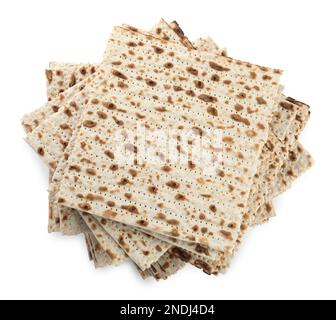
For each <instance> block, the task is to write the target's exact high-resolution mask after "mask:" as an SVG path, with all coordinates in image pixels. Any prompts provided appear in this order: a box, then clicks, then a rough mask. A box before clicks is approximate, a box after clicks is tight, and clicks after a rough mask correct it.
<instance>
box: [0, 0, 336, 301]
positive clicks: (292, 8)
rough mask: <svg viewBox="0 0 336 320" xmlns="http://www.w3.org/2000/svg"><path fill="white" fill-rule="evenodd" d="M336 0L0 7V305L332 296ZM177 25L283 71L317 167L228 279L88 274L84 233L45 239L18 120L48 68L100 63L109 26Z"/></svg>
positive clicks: (38, 165)
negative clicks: (12, 301)
mask: <svg viewBox="0 0 336 320" xmlns="http://www.w3.org/2000/svg"><path fill="white" fill-rule="evenodd" d="M335 3H336V2H335V1H333V0H330V1H323V0H319V1H307V0H304V1H293V0H289V1H285V0H281V1H269V0H268V1H267V0H266V1H237V0H234V1H224V0H220V1H211V0H207V1H204V0H202V1H198V0H197V1H196V0H193V1H182V0H177V1H175V0H170V1H159V0H155V1H145V0H143V1H140V0H138V1H129V0H122V1H111V0H107V1H99V0H94V1H86V0H79V1H69V0H57V1H33V0H31V1H24V0H22V1H18V0H11V1H0V47H1V49H0V55H1V59H0V82H1V83H0V92H1V93H0V96H1V110H0V111H1V116H0V132H1V137H0V141H1V149H0V150H1V156H0V161H1V163H0V188H1V190H0V199H1V207H0V208H1V209H0V218H1V220H0V252H1V255H0V298H32V299H34V298H56V299H57V298H64V299H67V298H74V299H79V298H89V299H151V298H152V299H173V298H174V299H237V298H242V299H245V298H246V299H248V298H249V299H261V298H263V299H276V298H280V299H282V298H289V299H292V298H293V299H296V298H297V299H299V298H303V299H305V298H307V299H308V298H336V289H335V288H336V272H335V271H336V256H335V253H336V248H335V246H336V230H335V229H336V209H335V200H336V188H335V182H336V174H335V164H336V157H335V146H336V144H335V137H336V135H335V132H336V131H335V129H336V105H335V94H336V89H335V87H336V82H335V75H336V46H335V31H336V18H335V16H336V8H335ZM161 17H163V18H165V19H166V20H168V21H171V20H174V19H176V20H177V21H178V22H180V24H181V26H182V28H183V29H184V30H185V32H186V34H187V35H188V36H189V37H190V38H191V39H196V38H198V37H200V36H208V35H211V36H212V37H213V38H214V39H215V40H216V41H217V42H218V43H219V44H220V45H221V46H223V47H227V48H228V50H229V54H230V56H232V57H235V58H239V59H242V60H248V61H251V62H253V63H258V64H262V65H266V66H272V67H277V68H281V69H284V70H285V75H284V76H283V78H282V83H283V84H284V85H285V86H286V89H285V93H286V94H287V95H290V96H293V97H294V98H297V99H299V100H302V101H305V102H307V103H308V104H310V105H311V111H312V117H311V120H310V122H309V124H308V126H307V128H306V130H305V132H304V134H303V136H302V139H301V141H302V142H303V144H304V146H305V147H306V148H307V149H308V150H309V151H310V152H311V153H312V155H313V156H314V159H315V161H316V165H315V166H314V168H313V169H311V170H310V171H309V172H308V173H306V174H305V175H304V176H303V177H302V178H300V179H299V180H298V181H297V182H296V183H295V184H294V186H293V188H292V189H291V190H290V191H289V192H287V193H286V194H284V195H283V196H281V197H280V198H278V199H277V200H276V201H275V204H276V210H277V213H278V216H277V217H276V218H275V219H273V220H272V221H271V222H270V223H268V224H267V225H264V226H261V227H258V228H255V229H253V230H251V231H250V232H249V233H248V234H247V236H246V238H245V241H244V244H243V246H242V248H241V250H240V251H239V253H238V255H237V257H236V259H235V260H234V263H233V265H232V268H231V269H230V271H229V272H228V273H227V274H226V275H222V276H219V277H209V276H207V275H205V274H203V273H202V272H201V271H199V270H198V269H195V268H192V267H186V268H185V269H184V270H182V271H180V272H179V273H178V274H177V275H175V276H173V277H172V278H170V279H169V280H168V281H162V282H160V283H156V282H155V281H154V280H148V281H143V280H142V279H141V278H140V277H139V276H138V275H137V273H136V272H135V269H134V267H133V266H132V265H131V264H125V265H123V266H121V267H119V268H116V269H113V268H108V269H105V270H95V269H94V267H93V265H92V264H91V263H90V262H89V260H88V257H87V253H86V247H85V244H84V241H83V238H82V237H73V238H67V237H62V236H60V235H49V234H48V233H47V192H46V190H47V168H46V167H45V166H44V165H43V163H42V162H41V161H40V160H39V159H38V157H37V156H36V155H35V154H34V153H33V151H32V150H31V149H30V148H29V147H28V145H26V143H25V142H24V141H23V137H24V132H23V130H22V128H21V126H20V119H21V117H22V116H23V114H24V113H27V112H30V111H32V110H33V109H35V108H37V107H39V106H41V105H42V104H43V102H44V101H45V78H44V68H45V67H46V66H47V65H48V62H49V61H52V60H54V61H60V62H61V61H62V62H99V61H100V59H101V57H102V53H103V51H104V48H105V43H106V41H107V38H108V36H109V34H110V32H111V30H112V27H113V26H114V25H118V24H121V23H124V22H126V23H129V24H133V25H135V26H138V27H141V28H144V29H150V27H151V26H152V25H154V24H155V23H156V22H157V21H158V20H159V18H161Z"/></svg>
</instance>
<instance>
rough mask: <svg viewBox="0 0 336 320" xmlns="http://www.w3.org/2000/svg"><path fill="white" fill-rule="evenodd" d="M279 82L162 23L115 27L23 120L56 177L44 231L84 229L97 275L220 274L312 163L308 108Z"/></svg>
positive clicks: (55, 70) (269, 72) (50, 82)
mask: <svg viewBox="0 0 336 320" xmlns="http://www.w3.org/2000/svg"><path fill="white" fill-rule="evenodd" d="M281 74H282V72H281V71H280V70H277V69H271V68H266V67H261V66H258V65H254V64H251V63H247V62H243V61H239V60H235V59H232V58H229V57H228V56H227V53H226V50H223V49H220V48H219V47H218V46H217V45H216V44H215V43H214V42H213V41H212V40H211V39H210V38H208V39H199V40H197V41H196V42H194V43H192V42H190V41H189V40H188V39H187V37H186V36H185V35H184V33H183V32H182V30H181V29H180V28H179V26H178V24H177V23H176V22H173V23H171V24H169V25H168V24H167V23H166V22H164V21H163V20H161V21H160V22H159V23H158V24H157V25H156V26H155V27H154V28H153V29H152V30H151V32H145V31H142V30H139V29H136V28H134V27H130V26H128V25H123V26H121V27H115V28H114V30H113V33H112V35H111V37H110V39H109V41H108V45H107V49H106V51H105V54H104V59H103V62H102V63H101V64H99V65H94V64H67V63H51V64H50V67H49V69H48V70H47V71H46V77H47V92H48V102H47V103H46V104H45V105H43V106H42V107H41V108H39V109H38V110H36V111H34V112H33V113H31V114H29V115H26V116H25V117H24V118H23V126H24V128H25V130H26V132H27V139H26V140H27V142H28V143H29V144H30V145H31V146H32V147H33V149H34V150H35V151H36V152H37V153H38V154H39V155H40V156H41V158H42V159H43V160H44V161H45V163H46V164H47V165H48V167H49V169H50V189H49V231H50V232H62V233H63V234H65V235H76V234H81V233H83V234H84V235H85V240H86V244H87V248H88V251H89V257H90V259H92V260H93V261H94V263H95V266H96V267H106V266H110V265H111V266H116V265H119V264H121V263H122V262H124V261H125V260H126V259H131V260H132V261H133V262H134V263H135V264H136V265H137V267H138V268H139V271H140V274H141V275H142V276H143V277H148V276H154V277H155V278H156V279H166V278H167V277H169V276H170V275H172V274H173V273H175V272H177V271H178V270H179V269H181V268H182V267H183V266H184V265H185V263H190V264H192V265H194V266H196V267H198V268H200V269H202V270H203V271H205V272H206V273H208V274H218V273H220V272H223V271H225V270H226V269H227V268H228V266H229V265H230V262H231V259H232V258H233V256H234V254H235V252H236V250H237V249H238V247H239V244H240V242H241V241H242V238H243V236H244V233H245V232H246V230H247V229H248V227H250V226H254V225H256V224H261V223H264V222H266V221H268V220H269V218H270V217H272V216H274V214H275V212H274V208H273V206H272V199H273V198H274V197H276V196H277V195H279V194H280V193H282V192H284V191H286V190H287V189H288V188H289V187H290V185H291V184H292V182H293V181H294V180H295V179H296V178H297V177H299V175H301V174H302V173H303V172H304V171H305V170H307V169H308V168H309V167H310V166H311V165H312V159H311V157H310V155H309V154H308V152H307V151H305V150H304V148H303V147H302V145H301V144H300V143H299V142H298V138H299V135H300V133H301V131H302V130H303V128H304V126H305V125H306V123H307V121H308V118H309V107H308V106H307V105H306V104H304V103H302V102H299V101H296V100H294V99H292V98H288V97H286V96H284V95H283V94H282V89H283V87H282V86H281V84H280V82H279V79H280V76H281Z"/></svg>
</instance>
